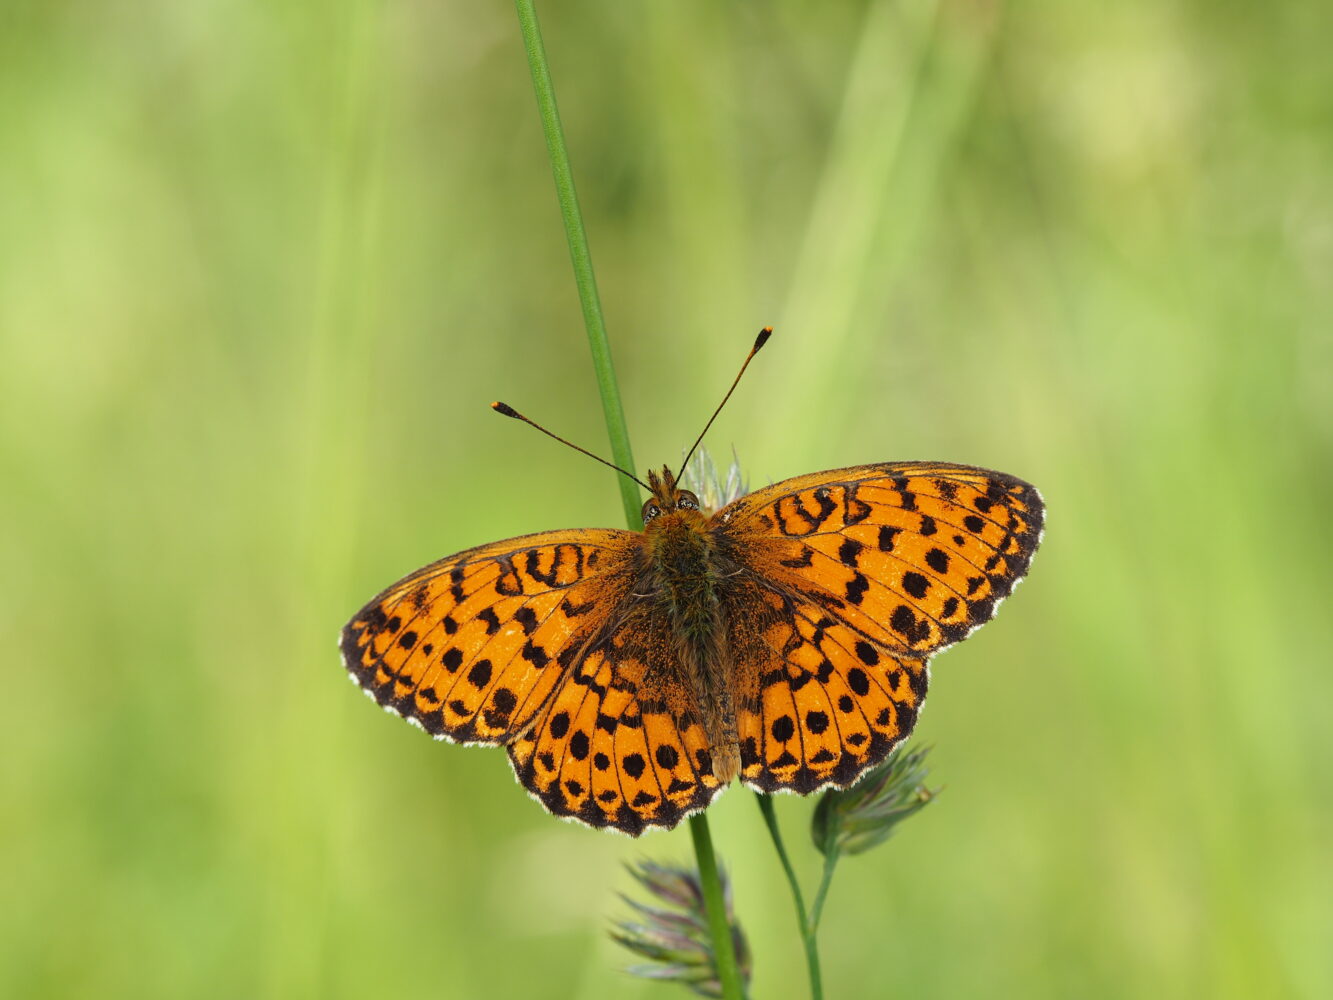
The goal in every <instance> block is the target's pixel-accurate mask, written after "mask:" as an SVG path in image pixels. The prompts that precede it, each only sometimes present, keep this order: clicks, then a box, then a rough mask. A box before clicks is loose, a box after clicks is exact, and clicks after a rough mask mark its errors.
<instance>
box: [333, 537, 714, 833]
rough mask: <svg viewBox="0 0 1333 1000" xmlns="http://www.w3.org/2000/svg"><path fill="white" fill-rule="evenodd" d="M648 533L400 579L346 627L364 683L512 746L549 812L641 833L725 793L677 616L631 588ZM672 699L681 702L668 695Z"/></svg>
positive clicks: (528, 551) (523, 550) (408, 706)
mask: <svg viewBox="0 0 1333 1000" xmlns="http://www.w3.org/2000/svg"><path fill="white" fill-rule="evenodd" d="M641 544H642V536H641V535H639V534H637V533H634V532H628V531H615V530H602V529H590V530H574V531H554V532H545V533H542V534H537V535H528V536H525V537H522V538H513V539H509V540H507V541H503V542H496V543H494V544H492V545H485V546H482V547H480V548H476V549H471V550H469V551H467V552H461V553H459V554H458V555H455V556H450V557H449V558H447V559H443V560H441V561H439V562H437V563H434V564H432V565H430V566H427V567H426V568H425V569H422V570H420V571H418V572H416V573H413V574H412V575H411V576H409V577H407V578H405V579H404V580H402V581H400V582H398V583H396V584H394V585H393V586H392V587H390V588H389V589H388V590H386V591H384V592H383V593H382V594H380V595H379V596H377V597H376V598H375V599H374V600H372V601H371V602H370V603H369V604H367V605H366V607H364V608H363V609H362V610H361V611H359V612H358V613H357V615H356V616H355V617H354V618H353V619H352V621H351V622H350V623H348V625H347V627H346V628H345V629H344V630H343V634H342V641H341V645H342V652H343V659H344V662H345V663H346V665H347V668H348V671H349V672H350V673H351V675H352V677H353V679H354V680H355V681H356V682H357V683H358V684H360V685H361V686H362V687H363V688H364V689H365V690H366V692H367V693H368V694H369V695H371V696H372V697H373V698H374V699H375V700H376V701H377V702H379V703H380V704H381V705H383V706H384V707H385V708H386V709H389V710H390V711H392V712H395V713H397V714H399V715H401V716H403V717H404V718H406V719H407V720H408V721H409V722H412V723H413V724H415V725H418V726H420V727H421V728H422V729H425V730H426V731H427V732H429V733H432V734H433V735H435V736H436V737H437V738H441V739H448V740H453V741H455V742H461V743H482V744H504V745H507V746H508V748H509V757H510V762H511V763H512V765H513V768H514V773H515V775H516V776H517V777H518V780H519V782H520V783H521V784H522V785H523V787H524V788H526V789H527V790H528V792H529V793H530V794H531V795H532V796H533V797H534V798H536V799H537V800H538V801H539V802H540V803H541V804H542V805H543V806H545V807H546V809H548V810H549V811H550V812H552V813H554V814H555V815H557V816H562V817H568V818H571V819H576V820H578V821H580V822H583V823H586V824H588V825H589V826H593V827H611V828H614V829H618V830H621V831H623V832H625V833H629V834H632V835H637V834H639V833H642V832H643V831H644V830H645V829H648V828H650V827H660V828H669V827H672V826H675V825H676V823H678V822H679V821H680V820H681V818H682V817H684V816H685V815H687V814H689V813H691V812H695V811H698V810H699V809H702V808H703V807H704V806H706V805H707V804H708V802H709V801H710V800H711V799H712V797H713V795H714V794H716V792H717V790H718V787H719V783H718V781H717V780H716V779H715V778H714V777H713V774H712V770H711V767H712V764H711V760H710V758H709V754H708V744H707V740H706V739H705V737H704V734H703V728H702V726H701V725H700V724H699V722H698V719H697V713H692V712H691V711H689V709H688V707H687V706H684V703H683V697H682V695H681V692H679V691H676V690H671V688H672V685H673V678H674V677H675V673H676V672H675V669H674V665H673V664H672V663H670V662H669V661H668V660H667V659H664V658H669V657H670V656H671V653H670V645H669V636H668V627H667V624H666V622H665V620H664V619H662V618H661V617H660V616H659V615H656V614H654V613H653V611H652V609H651V608H650V607H649V606H646V605H643V604H642V602H639V601H636V599H635V597H634V595H633V593H632V590H633V586H634V583H635V579H636V574H637V572H638V569H639V568H640V563H639V562H638V558H639V556H640V548H641ZM668 698H669V699H670V704H668Z"/></svg>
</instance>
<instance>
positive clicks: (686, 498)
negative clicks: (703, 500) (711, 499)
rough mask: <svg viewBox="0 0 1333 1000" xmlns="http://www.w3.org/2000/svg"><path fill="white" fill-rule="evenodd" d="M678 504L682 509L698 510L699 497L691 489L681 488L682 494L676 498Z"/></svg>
mask: <svg viewBox="0 0 1333 1000" xmlns="http://www.w3.org/2000/svg"><path fill="white" fill-rule="evenodd" d="M676 506H677V507H679V508H681V509H682V510H698V509H699V498H698V497H697V496H695V495H694V494H693V493H691V492H690V491H689V490H681V491H680V496H679V497H678V498H677V500H676Z"/></svg>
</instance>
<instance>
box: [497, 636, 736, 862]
mask: <svg viewBox="0 0 1333 1000" xmlns="http://www.w3.org/2000/svg"><path fill="white" fill-rule="evenodd" d="M652 684H653V680H652V677H651V674H650V671H649V669H648V667H647V666H646V663H645V660H644V659H643V658H640V657H637V656H634V655H632V654H626V653H624V652H623V651H620V650H617V649H616V647H615V646H614V645H613V644H612V643H610V642H609V641H608V642H607V643H606V644H605V646H604V647H602V648H599V649H597V650H595V651H593V652H591V653H590V654H589V655H588V656H587V657H586V658H585V659H584V660H583V661H582V662H581V663H579V664H578V665H577V666H575V667H574V669H573V670H572V671H571V673H570V674H569V676H568V677H566V678H565V680H564V681H563V682H562V684H561V685H560V687H559V689H558V691H557V692H556V694H555V696H554V697H553V698H552V699H551V701H550V703H549V704H548V705H547V706H546V708H545V710H544V711H543V712H542V714H541V716H540V718H538V720H537V721H536V723H535V724H534V725H533V727H532V729H531V731H530V732H528V733H525V734H524V735H523V736H521V737H520V738H519V739H518V740H516V741H515V742H514V743H513V744H511V745H510V747H509V756H510V761H511V763H512V764H513V767H514V773H515V775H516V776H517V777H518V780H519V782H520V783H521V784H522V785H523V786H524V787H525V788H527V789H528V791H529V792H531V793H532V794H533V796H534V797H536V798H537V799H538V800H539V801H540V802H541V803H542V804H543V805H544V806H545V807H546V808H547V809H548V810H549V811H550V812H552V813H554V814H555V815H557V816H569V817H572V818H575V819H578V820H580V821H581V822H583V823H586V824H588V825H589V826H594V827H612V828H614V829H618V830H621V831H622V832H625V833H629V834H632V835H636V836H637V835H638V834H639V833H642V832H643V831H644V830H645V829H646V828H648V827H661V828H664V829H665V828H670V827H673V826H675V825H676V824H677V823H678V822H680V820H681V818H682V817H684V816H685V815H687V814H688V813H691V812H696V811H697V810H699V809H702V808H703V807H704V806H706V805H707V804H708V802H709V801H710V800H711V799H712V797H713V795H714V794H716V792H717V790H718V787H719V783H718V781H717V779H716V778H714V777H713V774H712V771H711V770H710V767H711V764H710V762H709V759H708V744H707V740H706V738H705V737H704V733H703V729H702V727H701V726H700V725H699V724H698V723H697V722H694V723H692V724H691V723H690V722H688V721H686V722H684V723H682V721H680V720H678V719H677V717H676V716H675V715H674V714H673V713H672V712H670V711H669V710H667V708H666V707H665V705H664V704H663V703H662V701H661V699H660V698H658V697H655V696H654V693H653V688H652Z"/></svg>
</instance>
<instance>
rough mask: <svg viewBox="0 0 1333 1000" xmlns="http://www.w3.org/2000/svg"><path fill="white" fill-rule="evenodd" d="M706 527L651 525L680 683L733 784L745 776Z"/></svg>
mask: <svg viewBox="0 0 1333 1000" xmlns="http://www.w3.org/2000/svg"><path fill="white" fill-rule="evenodd" d="M706 525H707V522H706V521H705V519H704V518H703V517H702V516H701V515H700V514H698V513H697V512H695V511H677V512H673V513H671V514H667V515H664V516H663V517H661V518H660V519H659V521H658V522H656V523H654V524H653V525H652V530H650V531H649V539H650V542H649V545H650V551H651V554H652V562H653V572H654V574H655V576H656V578H657V593H658V599H659V600H660V601H661V602H662V604H663V605H664V607H663V610H664V611H665V612H666V614H667V617H668V618H669V620H670V621H671V626H672V639H673V645H674V647H675V654H676V655H675V659H676V662H677V664H678V665H679V668H680V672H681V677H680V681H681V683H682V684H683V685H684V686H685V687H687V688H688V689H689V690H690V692H691V694H692V695H693V700H694V701H695V703H696V704H698V705H699V707H700V710H701V713H702V715H703V719H702V721H703V726H704V732H705V733H706V734H707V737H708V743H709V755H710V757H711V758H712V763H713V774H714V776H715V777H716V778H717V779H718V780H719V781H723V782H729V781H731V780H732V779H733V778H735V777H736V775H737V773H738V772H739V771H740V738H739V736H738V735H737V729H736V708H735V702H734V699H733V697H732V676H731V675H732V668H731V659H730V656H729V655H728V648H727V642H726V637H727V626H726V620H725V618H724V615H723V610H722V602H721V600H720V594H719V583H720V576H719V574H718V568H717V566H718V560H717V553H716V552H715V551H714V542H713V538H712V536H711V534H710V533H709V532H708V531H707V530H706Z"/></svg>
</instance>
